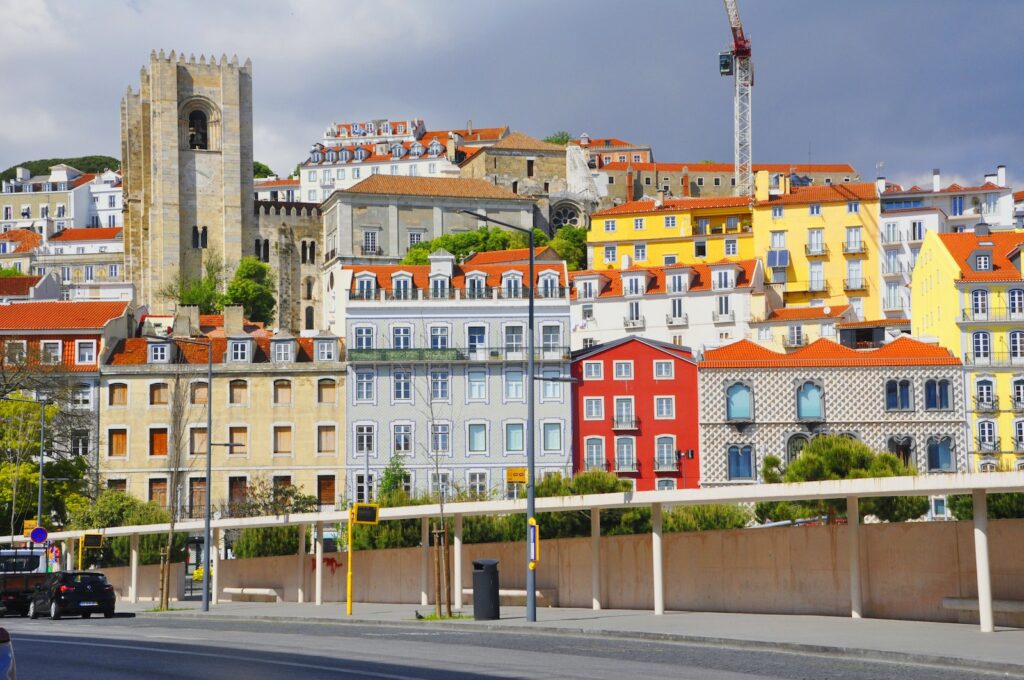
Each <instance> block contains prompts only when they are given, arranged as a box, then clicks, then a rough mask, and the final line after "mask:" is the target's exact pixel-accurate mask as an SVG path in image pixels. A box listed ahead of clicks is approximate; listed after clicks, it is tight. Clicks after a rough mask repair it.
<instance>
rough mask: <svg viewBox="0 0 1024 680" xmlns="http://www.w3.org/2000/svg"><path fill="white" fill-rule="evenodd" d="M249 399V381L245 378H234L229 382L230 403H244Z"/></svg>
mask: <svg viewBox="0 0 1024 680" xmlns="http://www.w3.org/2000/svg"><path fill="white" fill-rule="evenodd" d="M247 401H249V383H247V382H246V381H244V380H232V381H231V382H230V383H228V403H229V404H244V403H245V402H247Z"/></svg>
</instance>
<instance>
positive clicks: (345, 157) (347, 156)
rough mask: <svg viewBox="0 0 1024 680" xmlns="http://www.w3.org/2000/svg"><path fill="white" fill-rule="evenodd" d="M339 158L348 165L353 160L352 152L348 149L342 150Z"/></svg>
mask: <svg viewBox="0 0 1024 680" xmlns="http://www.w3.org/2000/svg"><path fill="white" fill-rule="evenodd" d="M339 158H340V159H341V162H342V163H348V162H349V161H350V160H352V152H351V151H349V150H348V149H342V150H341V154H340V155H339Z"/></svg>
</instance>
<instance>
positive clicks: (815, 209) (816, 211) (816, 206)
mask: <svg viewBox="0 0 1024 680" xmlns="http://www.w3.org/2000/svg"><path fill="white" fill-rule="evenodd" d="M807 214H808V215H820V214H821V204H820V203H811V204H810V205H809V206H807Z"/></svg>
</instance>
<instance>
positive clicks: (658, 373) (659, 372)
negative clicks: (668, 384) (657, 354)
mask: <svg viewBox="0 0 1024 680" xmlns="http://www.w3.org/2000/svg"><path fill="white" fill-rule="evenodd" d="M673 368H674V367H673V365H672V362H671V361H655V362H654V379H655V380H670V379H671V378H673V377H674V370H673Z"/></svg>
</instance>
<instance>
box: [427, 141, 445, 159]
mask: <svg viewBox="0 0 1024 680" xmlns="http://www.w3.org/2000/svg"><path fill="white" fill-rule="evenodd" d="M441 151H442V149H441V145H440V144H439V143H438V141H437V140H436V139H435V140H434V141H432V142H431V143H430V146H428V147H427V153H428V154H429V155H430V156H431V157H432V158H436V157H437V156H440V155H441Z"/></svg>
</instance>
